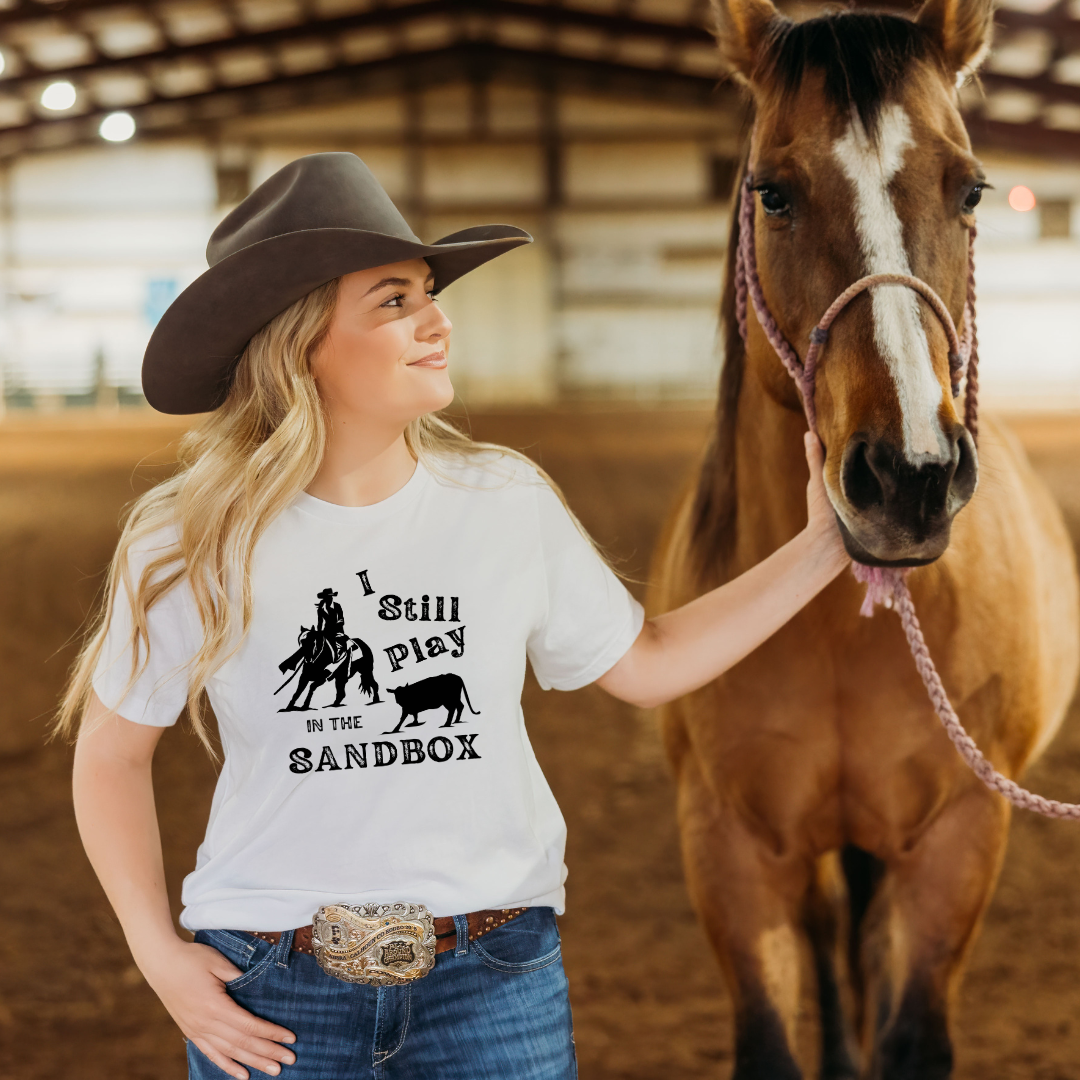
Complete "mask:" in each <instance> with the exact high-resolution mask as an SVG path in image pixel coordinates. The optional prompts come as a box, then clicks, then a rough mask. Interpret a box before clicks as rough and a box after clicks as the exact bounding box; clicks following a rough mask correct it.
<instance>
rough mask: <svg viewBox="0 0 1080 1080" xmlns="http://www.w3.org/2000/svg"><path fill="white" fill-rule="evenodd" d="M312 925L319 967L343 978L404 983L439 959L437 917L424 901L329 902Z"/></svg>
mask: <svg viewBox="0 0 1080 1080" xmlns="http://www.w3.org/2000/svg"><path fill="white" fill-rule="evenodd" d="M311 925H312V934H311V944H312V949H313V951H314V953H315V959H316V960H317V961H318V962H319V967H321V968H322V969H323V971H325V972H326V973H327V975H333V976H334V978H335V979H342V980H343V981H344V982H354V983H368V984H370V985H373V986H403V985H405V984H406V983H411V982H415V981H416V980H417V979H422V978H423V977H424V976H425V975H426V974H427V973H428V972H429V971H430V970H431V969H432V967H433V966H434V964H435V920H434V919H433V918H432V915H431V912H430V911H428V909H427V908H426V907H424V905H423V904H362V905H360V906H359V907H357V906H354V905H351V904H327V905H325V906H324V907H321V908H319V910H318V911H316V912H315V916H314V918H313V919H312V920H311Z"/></svg>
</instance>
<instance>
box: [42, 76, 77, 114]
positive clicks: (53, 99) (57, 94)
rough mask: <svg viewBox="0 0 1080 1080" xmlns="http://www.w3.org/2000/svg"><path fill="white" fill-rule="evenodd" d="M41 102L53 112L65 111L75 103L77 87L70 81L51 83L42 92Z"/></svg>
mask: <svg viewBox="0 0 1080 1080" xmlns="http://www.w3.org/2000/svg"><path fill="white" fill-rule="evenodd" d="M41 104H42V105H44V106H45V108H46V109H50V110H51V111H52V112H64V111H65V110H67V109H70V108H71V106H72V105H74V104H75V87H74V86H72V85H71V83H69V82H54V83H49V85H48V86H46V87H45V89H44V90H42V92H41Z"/></svg>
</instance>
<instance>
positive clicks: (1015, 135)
mask: <svg viewBox="0 0 1080 1080" xmlns="http://www.w3.org/2000/svg"><path fill="white" fill-rule="evenodd" d="M820 9H821V8H820V6H817V5H809V4H803V5H797V4H788V5H785V10H786V11H788V12H789V13H791V14H793V15H796V16H800V15H805V14H810V13H813V12H815V11H818V10H820ZM996 24H997V36H996V46H995V49H994V51H993V52H992V53H991V55H990V58H989V61H988V63H987V65H986V66H985V68H984V69H983V74H982V76H981V79H980V81H979V83H978V84H976V85H973V86H971V87H968V88H967V89H966V90H965V91H964V99H963V100H964V109H965V115H966V118H967V121H968V124H969V128H970V131H971V134H972V138H973V141H974V143H975V147H976V151H977V153H978V154H979V155H980V156H981V157H982V160H983V161H984V163H985V166H986V171H987V173H988V175H989V179H990V182H991V183H992V184H993V185H994V188H993V190H992V191H988V192H987V193H986V195H985V196H984V198H983V202H982V205H981V206H980V208H979V212H978V217H979V238H978V249H977V260H978V291H979V332H980V344H981V349H980V351H981V367H980V376H981V383H982V388H983V389H982V393H981V403H982V404H983V406H984V407H986V408H990V409H993V410H996V411H997V412H998V413H999V414H1002V413H1003V414H1005V415H1006V416H1007V417H1008V418H1009V421H1010V423H1011V424H1012V426H1013V430H1014V431H1015V432H1016V434H1017V435H1018V437H1019V438H1020V439H1021V441H1022V442H1023V444H1024V446H1025V447H1026V448H1027V450H1028V452H1029V454H1030V456H1031V459H1032V462H1033V464H1034V465H1035V468H1036V470H1037V471H1038V473H1039V474H1040V475H1041V477H1042V478H1043V480H1044V481H1045V482H1047V483H1048V484H1049V485H1050V487H1051V489H1052V490H1053V492H1054V494H1055V495H1056V496H1057V498H1058V500H1059V502H1060V503H1061V505H1062V507H1063V509H1064V511H1065V514H1066V519H1067V521H1068V524H1069V527H1070V530H1071V533H1072V535H1073V538H1074V540H1080V470H1078V469H1077V463H1078V454H1080V332H1078V331H1080V0H1008V2H1005V3H1003V4H1002V5H1001V6H1000V7H999V9H998V11H997V15H996ZM0 65H2V70H0V377H2V386H3V394H2V399H0V408H2V409H3V417H2V419H0V687H2V692H0V845H2V847H0V926H3V927H5V928H6V930H5V932H3V933H0V1076H2V1077H4V1078H8V1077H11V1078H13V1080H52V1078H64V1080H74V1078H77V1080H117V1078H124V1080H127V1078H135V1080H142V1078H145V1080H151V1078H152V1080H180V1078H181V1077H183V1076H184V1075H186V1071H185V1067H184V1047H183V1044H182V1041H181V1039H180V1037H179V1034H178V1032H177V1030H176V1028H175V1027H174V1026H173V1025H172V1023H171V1021H170V1019H169V1017H168V1015H167V1014H166V1013H165V1011H164V1010H163V1009H162V1007H161V1006H160V1004H159V1003H158V1002H157V999H156V998H155V997H154V995H153V993H152V992H151V991H150V989H149V987H147V986H146V984H145V983H144V982H143V980H142V977H141V975H140V973H139V972H138V970H137V969H136V968H135V967H134V966H133V965H132V963H131V959H130V955H129V953H128V952H127V949H126V947H125V944H124V941H123V936H122V934H121V932H120V929H119V926H118V925H117V923H116V921H115V919H114V918H113V916H112V914H111V911H110V910H109V907H108V905H107V903H106V902H105V899H104V897H103V895H102V893H101V891H100V889H99V887H98V886H97V883H96V881H95V879H94V877H93V874H92V872H91V870H90V868H89V865H88V864H87V862H86V860H85V857H84V856H83V854H82V850H81V847H80V845H79V841H78V836H77V833H76V830H75V826H74V821H73V818H72V813H71V803H70V793H69V776H70V752H69V750H68V749H67V748H66V747H63V746H60V745H58V744H56V743H46V742H45V739H44V736H45V731H46V726H47V721H48V718H49V714H50V711H51V710H52V708H53V707H54V705H55V702H56V699H57V696H58V694H59V692H60V689H61V686H62V684H63V679H64V673H65V671H66V669H67V667H68V665H69V664H70V663H71V660H72V659H73V656H74V649H75V643H76V642H77V639H78V634H79V628H80V626H81V625H82V624H83V621H84V619H85V617H86V615H87V613H88V612H89V611H91V610H92V608H93V604H94V601H95V597H96V596H97V595H98V590H99V588H100V585H101V580H102V578H101V573H102V570H103V568H104V566H105V565H106V563H107V561H108V559H109V557H110V555H111V553H112V550H113V548H114V546H115V543H116V538H117V535H118V522H119V520H120V516H121V513H122V509H123V507H124V506H125V504H127V503H128V502H130V500H131V499H132V498H133V497H134V496H135V495H136V494H138V493H139V492H141V491H143V490H145V489H146V488H147V486H149V485H150V484H153V483H154V482H156V481H157V480H159V479H161V478H162V477H164V476H166V475H167V474H168V472H169V471H170V469H171V468H172V467H173V462H174V461H175V450H176V440H177V438H178V437H179V436H180V435H181V434H182V432H183V430H184V427H185V424H186V423H187V422H188V421H187V420H186V419H185V418H168V417H161V416H159V415H158V414H155V413H154V412H153V411H152V410H150V409H149V408H148V407H147V406H146V405H145V403H144V401H143V399H142V395H141V392H140V389H139V367H140V361H141V357H142V352H143V348H144V346H145V343H146V341H147V339H148V337H149V335H150V333H151V331H152V329H153V327H154V325H155V323H156V322H157V320H158V319H159V318H160V316H161V314H162V312H163V311H164V310H165V308H166V307H167V306H168V304H169V303H170V302H171V301H172V299H173V298H174V297H175V296H176V295H177V293H178V292H179V291H180V290H181V289H183V288H184V287H185V286H186V285H187V284H188V283H189V282H190V281H192V280H193V279H194V278H195V277H196V276H197V275H198V274H199V273H200V272H201V271H202V270H203V269H204V268H205V260H204V255H203V252H204V248H205V244H206V241H207V238H208V237H209V235H210V233H211V231H212V230H213V228H214V226H215V225H216V224H217V222H218V221H219V220H220V219H221V218H222V216H223V215H224V214H226V213H227V212H228V211H229V210H230V209H231V208H232V207H233V206H235V205H236V204H237V203H238V202H239V201H240V200H241V199H242V198H243V197H244V196H245V195H247V194H248V192H250V191H251V190H252V189H253V188H254V187H255V186H256V185H257V184H258V183H259V182H260V181H262V180H263V179H265V178H266V177H267V176H269V175H270V174H271V173H272V172H273V171H274V170H276V169H278V168H279V167H280V166H282V165H284V164H285V163H286V162H288V161H289V160H291V159H292V158H294V157H297V156H299V155H302V154H307V153H311V152H313V151H322V150H348V151H352V152H354V153H357V154H359V155H360V156H361V157H362V158H363V159H364V160H365V161H366V162H367V163H368V165H369V166H370V167H371V168H372V170H373V171H374V172H375V174H376V175H377V176H378V177H379V179H380V180H381V181H382V183H383V184H384V186H385V187H386V189H387V191H388V192H389V193H390V194H391V196H392V197H393V198H394V199H395V200H396V201H397V203H398V205H399V206H400V208H401V209H402V211H403V212H404V214H405V216H406V217H407V218H408V220H409V222H410V223H411V224H412V226H413V228H414V230H415V231H416V232H417V233H418V234H419V235H420V236H421V237H422V238H424V239H427V240H433V239H437V238H439V237H441V236H444V235H446V234H447V233H450V232H453V231H455V230H456V229H459V228H462V227H464V226H467V225H473V224H479V223H486V222H497V221H503V222H509V223H512V224H515V225H519V226H523V227H524V228H527V229H528V230H529V231H530V232H532V233H533V234H534V236H535V237H536V243H535V244H533V245H532V246H531V247H529V248H526V249H522V250H519V251H516V252H514V253H513V254H511V255H508V256H507V257H505V258H503V259H499V260H498V261H497V262H495V263H492V264H490V265H489V266H487V267H485V268H483V269H481V270H479V271H477V272H475V273H473V274H470V275H469V276H467V277H466V278H464V279H462V280H461V281H460V282H458V283H456V284H455V285H453V286H451V287H450V288H449V289H448V290H447V291H446V293H445V294H444V296H443V303H444V305H445V307H446V308H447V310H448V312H449V314H450V316H451V318H452V319H453V320H454V322H455V331H454V348H453V354H452V361H453V372H452V373H453V377H454V383H455V386H456V388H457V390H458V393H459V401H458V402H457V403H456V404H455V406H454V408H453V410H452V413H453V415H454V416H455V417H457V418H458V420H459V421H460V422H461V423H463V424H466V425H469V426H471V429H472V431H473V433H474V435H476V436H477V437H480V438H486V439H492V440H495V441H498V442H502V443H506V444H509V445H512V446H515V447H518V448H522V449H525V450H526V451H527V452H528V453H530V454H532V455H533V456H534V457H536V458H538V459H539V460H541V461H542V463H543V464H544V466H545V467H546V468H548V469H549V471H550V472H551V473H552V475H553V476H554V477H555V478H556V480H558V481H559V482H560V483H561V484H562V485H563V487H564V489H565V490H566V493H567V495H568V497H569V499H570V502H571V505H572V506H573V507H574V509H575V510H576V511H577V512H578V513H579V514H580V516H581V518H582V520H583V521H584V523H585V525H586V526H587V528H588V529H589V530H590V531H591V532H592V534H593V535H594V536H595V537H596V538H597V539H598V540H599V541H600V543H601V544H603V545H604V546H605V547H606V549H607V550H608V551H610V552H611V553H612V554H613V555H614V557H615V558H616V559H617V561H618V564H619V566H620V568H621V569H622V570H623V571H625V572H626V573H627V574H628V575H629V577H630V578H631V588H632V589H633V590H634V591H635V592H636V593H637V594H638V595H639V596H641V595H643V593H644V586H643V584H642V583H643V582H644V580H645V579H646V577H647V574H648V562H649V555H650V552H651V550H652V547H653V545H654V542H655V539H656V536H657V534H658V531H659V529H660V527H661V525H662V522H663V519H664V517H665V514H666V513H667V511H668V509H669V508H670V506H671V504H672V502H673V501H674V499H675V498H676V496H677V494H678V492H679V490H680V488H681V486H682V485H683V484H684V483H685V482H686V480H687V478H688V477H689V476H690V475H691V473H692V470H693V467H694V463H695V461H696V459H697V456H698V454H699V453H700V450H701V447H702V446H703V444H704V442H705V439H706V438H707V435H708V424H709V416H710V411H711V405H712V401H713V398H714V395H715V386H716V380H717V375H718V372H719V369H720V364H721V362H722V357H721V355H720V353H719V350H718V348H717V343H716V333H715V332H716V309H717V301H718V297H719V289H720V279H721V269H722V265H723V260H724V256H725V245H726V241H727V225H728V216H729V211H730V206H729V197H730V193H731V188H732V184H733V180H734V178H735V173H736V169H737V165H738V159H739V153H740V147H741V141H742V138H743V136H744V135H745V122H746V112H745V106H744V104H743V103H742V101H741V99H740V98H739V96H738V94H737V93H736V92H735V91H734V90H733V89H732V88H731V86H730V85H728V84H726V83H721V82H719V67H718V63H717V58H716V52H715V46H714V44H713V42H712V38H711V36H710V33H709V30H708V4H707V2H706V0H57V2H49V0H0ZM879 617H885V616H882V615H879ZM526 715H527V716H528V717H529V726H530V732H531V735H532V738H533V741H534V743H535V746H536V749H537V754H538V757H539V758H540V761H541V763H542V765H543V767H544V770H545V772H546V773H547V775H548V776H549V778H550V780H551V783H552V786H553V788H554V789H555V793H556V795H557V797H558V798H559V801H560V804H561V805H562V807H563V810H564V813H565V815H566V818H567V821H568V825H569V837H570V839H569V849H568V863H569V866H570V879H569V882H568V889H569V900H568V910H567V914H566V916H565V918H564V919H563V920H562V925H563V932H564V950H565V956H566V965H567V970H568V973H569V975H570V981H571V997H572V1001H573V1006H574V1011H575V1018H576V1027H577V1046H578V1051H579V1056H580V1060H581V1071H582V1077H583V1078H584V1080H600V1078H604V1080H615V1078H632V1080H652V1078H655V1077H658V1076H664V1077H702V1078H704V1077H722V1076H726V1075H728V1072H729V1071H730V1061H731V1006H730V1003H729V1001H728V999H727V997H726V994H725V992H724V990H723V986H722V982H721V979H720V976H719V973H718V971H717V969H716V965H715V963H714V961H713V959H712V957H711V954H710V952H709V950H708V946H707V944H706V942H705V939H704V936H703V935H702V933H701V931H700V929H699V928H698V926H697V923H696V920H695V918H694V915H693V912H692V911H691V910H690V907H689V904H688V901H687V898H686V894H685V890H684V888H683V885H682V879H681V870H680V865H679V852H678V837H677V831H676V827H675V821H674V812H673V806H672V800H673V793H672V788H671V783H670V779H669V777H668V774H667V770H666V766H665V764H664V757H663V752H662V749H661V746H660V742H659V738H658V735H657V732H656V728H655V723H654V719H653V717H652V716H650V715H649V714H647V713H643V712H639V711H637V710H634V709H632V708H630V707H628V706H625V705H623V704H621V703H618V702H615V701H613V700H612V699H610V698H607V697H606V696H605V695H603V694H602V693H601V692H599V691H598V690H596V689H595V688H586V689H585V690H582V691H578V692H575V693H574V694H569V695H565V694H564V695H553V694H543V693H541V692H540V691H539V689H538V688H537V687H536V685H535V684H534V683H532V682H530V683H528V684H527V688H526ZM155 771H156V778H157V790H158V797H159V814H160V817H161V821H162V834H163V842H164V846H165V853H166V868H167V874H168V878H169V884H170V889H171V893H172V896H173V899H174V904H178V900H179V889H180V882H181V880H182V878H183V876H184V874H185V873H187V872H188V870H189V869H190V868H191V866H192V864H193V860H194V852H195V848H196V845H197V844H198V842H199V840H200V839H201V836H202V831H203V827H204V824H205V821H206V815H207V812H208V807H209V799H210V793H211V791H212V788H213V784H214V780H215V771H214V768H213V766H212V765H211V763H210V762H209V761H208V760H207V759H206V757H205V755H204V754H203V752H202V750H201V749H200V748H199V746H198V745H197V744H196V743H195V741H194V740H193V739H192V738H191V737H190V736H189V735H188V734H187V733H186V732H185V731H184V730H183V729H182V728H178V729H176V730H174V731H170V732H169V733H168V734H167V735H166V737H165V740H164V741H163V744H162V749H161V751H160V752H159V754H158V760H157V762H156V763H155ZM1027 781H1028V782H1029V785H1030V786H1031V787H1033V788H1034V789H1035V790H1037V791H1040V792H1042V793H1044V794H1047V795H1050V796H1053V797H1056V798H1063V799H1077V798H1080V713H1078V710H1077V709H1076V708H1075V707H1074V710H1073V712H1072V713H1071V714H1070V717H1069V719H1068V721H1067V722H1066V725H1065V728H1064V729H1063V731H1062V734H1061V735H1060V736H1059V737H1058V739H1057V740H1056V742H1055V743H1054V745H1053V747H1052V748H1051V750H1050V751H1049V752H1048V753H1047V754H1046V756H1045V757H1044V758H1043V760H1042V761H1041V762H1040V763H1039V765H1038V766H1037V767H1036V768H1034V769H1033V770H1031V771H1030V773H1029V774H1028V776H1027ZM1078 865H1080V827H1077V826H1070V825H1068V824H1065V823H1058V822H1049V821H1046V820H1045V819H1041V818H1036V817H1034V816H1031V815H1018V816H1017V820H1016V822H1015V824H1014V828H1013V834H1012V841H1011V845H1010V850H1009V855H1008V859H1007V861H1006V864H1005V868H1004V871H1003V877H1002V883H1001V887H1000V889H999V890H998V893H997V895H996V897H995V900H994V902H993V905H992V907H991V909H990V911H989V913H988V916H987V924H986V928H985V932H984V934H983V936H982V938H981V939H980V941H979V943H978V945H977V946H976V948H975V950H974V952H973V956H972V961H971V973H970V976H969V978H968V980H967V982H966V983H965V987H964V991H963V993H962V995H961V998H960V1004H959V1011H958V1014H957V1025H956V1041H957V1049H958V1066H957V1073H956V1076H957V1077H958V1078H959V1080H975V1078H976V1077H978V1078H979V1080H986V1078H990V1080H1080V1021H1077V1019H1076V1017H1077V1015H1078V1013H1077V1004H1080V997H1078V994H1080V992H1078V990H1077V986H1078V985H1080V982H1078V980H1077V956H1078V955H1080V908H1078V905H1077V904H1076V901H1075V887H1074V886H1075V877H1076V873H1075V868H1076V867H1077V866H1078ZM807 975H808V980H807V986H808V987H810V988H811V989H810V990H808V994H811V993H812V973H811V972H810V969H809V966H808V967H807ZM816 1039H817V1034H816V1029H815V1021H814V1011H813V1008H812V1004H811V1001H810V997H808V998H807V1008H806V1010H805V1022H804V1023H803V1028H802V1031H801V1045H800V1052H801V1055H802V1057H803V1059H804V1061H805V1062H806V1063H807V1068H808V1072H807V1076H808V1077H813V1076H814V1075H816V1074H815V1071H814V1066H813V1062H814V1059H815V1047H816Z"/></svg>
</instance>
